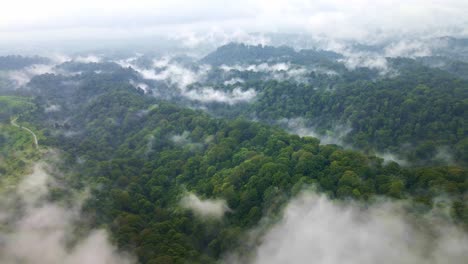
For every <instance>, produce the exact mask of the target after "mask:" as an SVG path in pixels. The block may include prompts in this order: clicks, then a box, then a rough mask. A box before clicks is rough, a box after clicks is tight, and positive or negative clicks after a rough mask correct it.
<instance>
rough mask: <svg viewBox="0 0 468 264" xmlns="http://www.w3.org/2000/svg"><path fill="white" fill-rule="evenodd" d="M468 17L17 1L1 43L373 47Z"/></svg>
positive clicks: (442, 2)
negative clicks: (290, 38)
mask: <svg viewBox="0 0 468 264" xmlns="http://www.w3.org/2000/svg"><path fill="white" fill-rule="evenodd" d="M467 12H468V2H467V1H464V0H409V1H392V0H382V1H370V0H351V1H349V0H327V1H325V0H317V1H306V0H288V1H286V0H256V1H243V0H241V1H215V0H200V1H182V0H174V1H158V0H156V1H150V0H141V1H130V0H122V1H112V0H100V1H95V0H94V1H92V0H82V1H59V0H44V1H33V0H17V1H7V2H6V3H3V4H2V9H1V10H0V33H1V34H0V36H1V38H2V39H1V40H3V41H5V40H18V41H21V40H23V41H24V40H26V39H31V38H32V39H68V40H70V39H85V38H90V39H106V38H111V39H112V38H122V37H135V36H152V35H155V34H161V35H167V36H173V37H174V38H177V37H176V36H179V37H182V38H183V39H184V40H185V41H186V44H187V45H189V46H190V45H197V44H198V43H199V42H200V41H201V40H210V39H211V40H213V39H216V38H219V37H221V38H224V37H225V36H226V34H227V33H226V32H229V34H228V35H230V36H231V38H234V39H236V38H239V37H240V38H242V35H243V33H242V32H304V33H310V34H313V35H314V36H317V37H332V38H346V39H359V40H367V41H372V40H376V39H380V38H387V37H389V36H393V37H395V36H401V35H406V36H413V35H415V34H417V35H420V36H426V35H438V36H441V35H448V34H449V35H450V34H455V35H466V34H467V33H468V30H467V24H468V17H467V16H466V15H465V14H466V13H467ZM194 32H195V33H194ZM196 32H198V33H200V32H203V37H200V35H197V34H196ZM256 41H257V42H264V39H263V38H259V39H257V40H256Z"/></svg>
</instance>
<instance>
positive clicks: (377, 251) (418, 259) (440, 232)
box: [225, 193, 468, 264]
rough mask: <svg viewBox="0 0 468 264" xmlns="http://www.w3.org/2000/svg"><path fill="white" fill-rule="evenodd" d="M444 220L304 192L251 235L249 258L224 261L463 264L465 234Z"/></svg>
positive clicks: (389, 205)
mask: <svg viewBox="0 0 468 264" xmlns="http://www.w3.org/2000/svg"><path fill="white" fill-rule="evenodd" d="M446 218H448V216H447V215H445V216H444V212H443V210H440V211H438V212H435V211H434V212H432V213H431V214H430V215H427V216H424V217H419V218H414V217H411V216H410V215H409V214H407V213H406V211H405V209H404V206H403V205H402V204H401V203H398V202H395V201H385V202H379V203H375V204H371V205H368V206H363V205H360V204H359V203H356V202H354V203H353V202H338V201H332V200H330V199H328V198H327V197H325V196H323V195H318V194H315V193H303V194H302V195H300V196H299V197H298V198H296V199H294V200H292V201H291V202H290V203H289V205H288V206H287V207H286V209H285V211H284V213H283V217H282V220H281V221H279V222H278V223H276V224H274V225H273V226H271V227H270V228H269V229H268V230H267V231H266V233H265V234H264V235H260V238H258V237H257V235H255V234H256V233H258V231H255V232H252V234H253V238H250V239H247V241H246V243H252V244H255V245H256V246H254V250H253V252H252V253H253V255H251V256H246V252H245V251H243V252H240V253H233V254H230V255H229V256H227V257H226V258H225V262H226V263H229V264H239V263H251V264H267V263H268V264H276V263H278V264H280V263H296V264H302V263H304V264H306V263H314V264H340V263H347V264H374V263H382V264H393V263H400V264H425V263H431V264H444V263H452V264H462V263H466V260H467V258H468V251H467V250H466V249H467V248H468V235H467V234H466V233H465V232H464V231H462V229H460V228H459V227H457V226H455V225H453V224H451V223H450V221H448V220H445V219H446ZM428 223H431V225H430V226H431V227H429V229H430V230H427V224H428ZM255 237H257V238H255ZM250 240H253V241H250ZM246 246H247V245H246ZM247 247H248V246H247ZM248 248H249V249H250V248H251V247H248Z"/></svg>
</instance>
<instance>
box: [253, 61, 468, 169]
mask: <svg viewBox="0 0 468 264" xmlns="http://www.w3.org/2000/svg"><path fill="white" fill-rule="evenodd" d="M404 61H405V60H403V59H402V60H395V61H394V62H393V63H394V64H396V65H399V67H400V69H405V70H402V71H401V72H400V74H399V75H398V76H396V77H392V78H383V79H381V80H377V81H361V80H356V81H349V82H346V81H345V82H343V81H341V82H340V81H338V84H336V85H335V87H334V89H326V88H325V89H320V88H319V89H317V86H315V85H310V84H301V83H294V82H275V81H272V82H266V83H264V84H262V85H261V86H259V88H258V90H259V91H260V92H259V94H258V97H257V100H256V101H255V102H253V103H252V104H251V105H250V107H249V108H248V109H247V110H246V111H245V115H249V113H255V116H256V117H258V118H260V119H263V120H267V121H268V122H275V121H277V120H281V119H284V118H286V119H294V118H303V119H304V122H303V123H304V126H306V127H311V128H314V129H315V131H316V133H322V134H326V133H327V131H330V133H335V135H337V136H338V135H339V132H340V131H339V130H340V129H341V130H346V129H347V130H348V131H347V132H346V135H344V137H343V141H344V143H346V144H349V145H352V146H354V147H357V148H359V149H361V150H366V149H367V150H372V149H374V150H377V151H380V152H386V151H389V152H393V153H399V154H401V155H402V157H405V158H406V159H408V160H410V161H411V162H414V163H415V164H418V163H420V164H425V163H426V164H427V162H428V161H431V162H443V159H444V158H448V157H447V156H446V157H442V156H440V157H439V158H440V159H442V160H439V161H437V158H435V157H436V156H437V155H438V154H437V153H438V151H440V150H441V149H443V148H444V147H446V148H450V149H451V151H452V153H451V154H452V155H453V156H452V157H451V159H452V160H451V161H452V162H459V163H460V164H466V162H467V161H468V153H467V149H468V145H467V143H468V141H467V138H468V130H467V127H466V120H467V115H468V113H467V109H468V102H467V98H468V88H467V87H468V82H467V81H465V80H460V79H458V78H454V77H453V76H452V75H450V74H448V73H447V72H444V71H441V70H437V69H431V68H428V67H423V66H421V65H417V66H415V65H412V66H409V65H408V62H404ZM410 64H414V63H410ZM320 78H324V77H323V76H322V77H321V76H317V79H320ZM325 78H326V77H325ZM318 83H319V82H318ZM340 127H341V128H340ZM446 161H447V160H446Z"/></svg>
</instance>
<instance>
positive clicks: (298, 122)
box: [278, 117, 351, 146]
mask: <svg viewBox="0 0 468 264" xmlns="http://www.w3.org/2000/svg"><path fill="white" fill-rule="evenodd" d="M278 123H279V124H280V125H282V126H284V127H285V128H286V129H287V130H288V131H289V132H290V133H293V134H296V135H299V136H301V137H304V136H307V137H315V138H318V139H320V143H321V144H336V145H342V146H343V145H344V142H343V139H344V137H345V136H346V135H347V134H348V133H349V132H351V128H349V127H347V126H344V125H340V126H335V127H334V128H333V129H332V130H331V131H327V133H326V134H322V133H319V132H317V130H316V129H315V128H314V127H312V126H309V125H307V121H306V120H305V119H304V118H301V117H297V118H291V119H286V118H284V119H281V120H279V121H278Z"/></svg>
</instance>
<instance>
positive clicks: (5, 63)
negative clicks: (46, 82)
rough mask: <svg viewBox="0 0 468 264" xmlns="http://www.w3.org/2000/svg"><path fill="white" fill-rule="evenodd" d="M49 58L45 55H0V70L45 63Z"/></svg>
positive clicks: (17, 68)
mask: <svg viewBox="0 0 468 264" xmlns="http://www.w3.org/2000/svg"><path fill="white" fill-rule="evenodd" d="M49 62H50V60H49V59H48V58H45V57H38V56H35V57H24V56H19V55H10V56H0V71H3V70H19V69H22V68H24V67H27V66H31V65H33V64H46V63H49Z"/></svg>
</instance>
